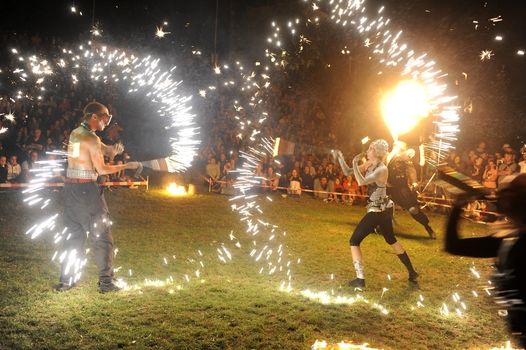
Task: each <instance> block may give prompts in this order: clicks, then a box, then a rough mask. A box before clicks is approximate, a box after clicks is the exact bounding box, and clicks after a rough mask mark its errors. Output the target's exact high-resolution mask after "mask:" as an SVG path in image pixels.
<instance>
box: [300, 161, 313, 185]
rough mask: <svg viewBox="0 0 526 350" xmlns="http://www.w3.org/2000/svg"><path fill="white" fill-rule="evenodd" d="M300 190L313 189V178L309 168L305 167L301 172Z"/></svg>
mask: <svg viewBox="0 0 526 350" xmlns="http://www.w3.org/2000/svg"><path fill="white" fill-rule="evenodd" d="M300 176H301V179H302V180H303V181H302V182H301V188H303V189H305V190H312V189H313V188H314V177H313V176H312V175H311V171H310V166H308V165H306V166H305V167H304V168H303V170H302V172H301V175H300Z"/></svg>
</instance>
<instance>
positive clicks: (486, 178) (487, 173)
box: [482, 159, 498, 190]
mask: <svg viewBox="0 0 526 350" xmlns="http://www.w3.org/2000/svg"><path fill="white" fill-rule="evenodd" d="M497 176H498V171H497V165H496V164H495V161H494V160H493V159H490V160H489V161H488V165H486V169H485V170H484V174H483V175H482V185H483V186H484V187H486V188H489V189H492V190H495V189H496V188H497Z"/></svg>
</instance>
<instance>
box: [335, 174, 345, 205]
mask: <svg viewBox="0 0 526 350" xmlns="http://www.w3.org/2000/svg"><path fill="white" fill-rule="evenodd" d="M333 191H334V192H336V193H338V194H336V195H334V200H335V201H337V202H339V201H342V202H344V201H346V200H347V198H345V197H347V196H344V195H343V194H344V193H345V188H344V187H343V183H342V181H341V180H340V178H339V177H336V178H335V179H334V190H333Z"/></svg>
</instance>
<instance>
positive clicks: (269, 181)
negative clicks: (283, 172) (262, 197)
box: [263, 167, 279, 191]
mask: <svg viewBox="0 0 526 350" xmlns="http://www.w3.org/2000/svg"><path fill="white" fill-rule="evenodd" d="M278 184H279V176H278V175H277V174H276V173H275V172H274V168H272V167H269V168H268V169H267V176H266V177H265V180H263V190H265V191H269V190H270V191H276V190H277V189H278Z"/></svg>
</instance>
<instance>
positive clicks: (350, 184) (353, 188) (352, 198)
mask: <svg viewBox="0 0 526 350" xmlns="http://www.w3.org/2000/svg"><path fill="white" fill-rule="evenodd" d="M343 188H344V189H345V193H348V194H349V197H348V202H349V203H350V204H353V203H354V202H356V201H357V200H359V198H358V197H357V196H356V195H359V194H360V193H359V191H360V186H358V182H357V181H356V180H355V179H354V178H353V176H352V175H351V174H349V175H348V176H347V177H346V178H345V179H344V181H343ZM344 199H345V197H344Z"/></svg>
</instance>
